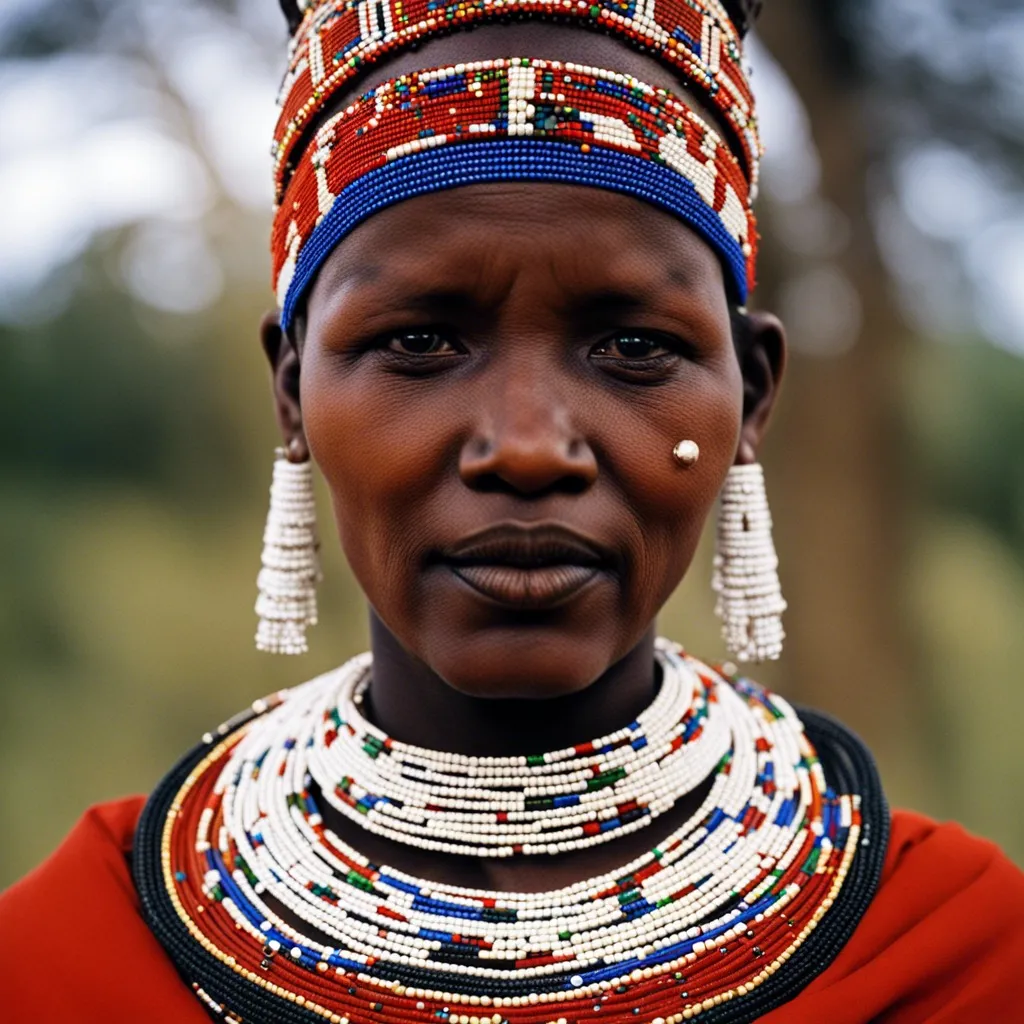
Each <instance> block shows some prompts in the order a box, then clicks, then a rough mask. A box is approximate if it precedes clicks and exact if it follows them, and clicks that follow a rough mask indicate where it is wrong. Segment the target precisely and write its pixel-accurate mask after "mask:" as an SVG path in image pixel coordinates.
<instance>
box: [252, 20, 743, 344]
mask: <svg viewBox="0 0 1024 1024" xmlns="http://www.w3.org/2000/svg"><path fill="white" fill-rule="evenodd" d="M326 6H330V5H324V7H321V8H318V9H317V10H318V11H322V10H323V9H324V8H325V7H326ZM379 9H380V7H379V5H378V8H377V10H379ZM487 181H549V182H563V183H568V184H582V185H590V186H593V187H598V188H604V189H607V190H610V191H615V192H620V193H625V194H627V195H632V196H636V197H638V198H641V199H644V200H646V201H647V202H650V203H652V204H653V205H656V206H659V207H661V208H663V209H665V210H668V211H669V212H671V213H673V214H675V215H677V216H678V217H680V218H681V219H682V220H684V221H685V222H686V223H687V224H689V225H690V226H691V227H692V228H694V229H695V230H696V231H697V232H698V233H699V234H701V235H702V236H703V237H704V238H705V240H706V241H707V242H708V243H709V244H710V245H711V246H712V248H714V249H715V251H716V252H717V253H718V255H719V256H720V258H721V259H722V262H723V264H724V266H725V269H726V272H727V277H728V278H729V280H730V283H731V285H732V286H733V290H734V291H735V293H736V295H737V297H738V298H739V301H740V302H744V301H745V300H746V296H747V294H748V291H749V290H750V288H751V287H752V286H753V281H754V267H755V262H756V248H757V229H756V223H755V220H754V216H753V213H752V210H751V205H750V204H751V187H750V184H749V181H748V177H747V175H746V174H745V172H744V169H743V167H742V166H741V164H740V161H739V160H738V159H737V157H736V156H735V155H734V154H733V152H732V151H731V150H730V148H729V147H728V146H727V145H726V144H725V143H724V142H723V141H722V139H721V137H720V136H719V135H718V133H717V132H716V131H715V130H714V129H713V128H711V127H710V126H709V125H708V124H707V123H706V122H704V121H703V120H702V119H701V118H700V117H699V116H698V115H697V114H695V113H694V112H693V111H692V110H691V109H689V108H688V107H687V106H686V105H685V104H684V103H682V102H681V101H680V100H679V99H677V98H676V97H675V96H673V94H672V93H670V92H668V91H666V90H664V89H658V88H654V87H652V86H650V85H645V84H644V83H642V82H639V81H637V80H636V79H634V78H631V77H629V76H628V75H622V74H618V73H616V72H612V71H605V70H602V69H599V68H593V67H584V66H581V65H578V64H572V63H561V62H557V61H545V60H537V59H529V58H511V59H498V60H485V61H479V62H476V63H470V64H457V65H455V66H454V67H445V68H437V69H431V70H426V71H420V72H416V73H414V74H408V75H403V76H401V77H399V78H394V79H392V80H390V81H387V82H385V83H383V84H382V85H380V86H378V87H377V88H375V89H373V90H371V91H369V92H367V93H365V94H363V95H362V96H360V97H359V98H358V99H357V100H355V101H354V102H353V103H352V104H351V105H349V106H348V107H347V108H345V109H344V110H342V111H340V112H339V113H337V114H334V115H333V116H332V117H330V118H328V120H326V121H325V122H324V123H323V124H322V125H321V126H320V127H319V128H318V130H317V131H316V133H315V135H314V136H313V138H312V140H311V141H310V143H309V145H308V146H307V148H306V151H305V153H304V154H303V156H302V158H301V160H300V161H299V163H298V164H297V166H296V167H295V169H294V173H292V174H291V176H290V178H289V180H288V184H287V188H286V191H285V193H284V201H283V202H282V203H281V204H280V205H279V206H278V209H277V213H276V216H275V221H274V227H273V234H272V242H271V249H272V255H273V276H274V283H275V289H276V292H277V298H278V303H279V305H280V307H281V311H282V312H281V323H282V326H284V327H285V328H287V327H289V326H290V324H291V322H292V318H293V316H294V313H295V309H296V307H297V304H298V302H299V301H300V299H301V298H302V295H303V292H304V290H305V289H306V288H307V287H308V285H309V284H310V283H311V281H312V279H313V277H314V276H315V274H316V272H317V270H318V269H319V268H320V266H321V265H322V263H323V261H324V260H325V259H326V257H327V256H328V254H329V253H330V252H331V250H332V249H333V248H334V246H336V245H337V244H338V242H340V241H341V239H342V238H344V237H345V235H346V234H348V233H349V232H350V231H351V230H352V229H353V228H354V227H356V226H357V225H358V224H359V223H361V222H362V221H364V220H366V219H367V218H368V217H369V216H371V215H372V214H373V213H375V212H377V211H378V210H381V209H383V208H385V207H387V206H390V205H393V204H395V203H398V202H400V201H402V200H403V199H407V198H410V197H411V196H415V195H421V194H425V193H429V192H436V191H439V190H441V189H447V188H454V187H457V186H459V185H466V184H472V183H478V182H487Z"/></svg>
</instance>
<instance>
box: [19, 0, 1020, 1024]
mask: <svg viewBox="0 0 1024 1024" xmlns="http://www.w3.org/2000/svg"><path fill="white" fill-rule="evenodd" d="M752 6H753V5H745V4H740V3H732V4H726V5H724V6H722V5H720V4H719V2H718V0H676V2H674V3H673V2H669V0H665V2H663V3H658V4H657V5H656V4H655V3H653V2H650V3H648V2H646V0H645V2H642V3H633V2H623V3H618V2H607V3H603V4H594V5H591V4H588V3H574V2H571V0H559V2H557V3H555V2H552V0H525V2H522V3H510V2H508V0H477V2H475V3H453V4H449V5H443V4H440V3H437V2H427V0H420V2H418V3H417V2H415V0H409V2H406V3H401V2H399V0H394V2H391V0H380V2H373V3H370V2H368V0H359V2H356V3H352V2H345V0H321V2H316V0H311V2H306V3H301V2H300V3H298V4H295V3H288V4H285V7H286V11H287V13H288V14H289V16H290V23H291V28H292V31H293V33H294V42H293V47H292V52H291V67H290V71H289V74H288V76H287V78H286V81H285V85H284V89H283V92H282V112H281V120H280V123H279V127H278V132H277V135H276V138H275V146H274V155H275V172H276V175H277V184H278V206H277V215H276V220H275V226H274V239H273V245H272V248H273V253H274V276H275V286H276V289H277V294H278V300H279V306H280V311H279V313H278V314H275V315H274V316H272V317H269V318H268V319H267V320H266V322H265V323H264V326H263V346H264V349H265V351H266V353H267V355H268V357H269V359H270V363H271V366H272V368H273V374H274V393H275V398H276V407H277V415H278V420H279V422H280V426H281V431H282V435H283V441H284V449H283V452H282V456H281V457H280V458H279V460H278V462H277V464H276V466H275V476H274V485H273V487H272V492H271V514H270V518H269V519H268V526H267V533H266V537H265V550H264V569H263V572H262V573H261V576H260V597H259V602H258V605H257V609H258V611H259V612H260V615H261V620H260V626H259V631H258V634H257V642H258V644H259V645H260V646H261V647H263V648H264V649H267V650H273V651H281V652H293V651H300V650H303V649H304V647H305V628H306V626H307V625H308V624H310V623H311V622H312V621H314V620H315V597H314V593H313V589H312V588H313V584H314V582H315V576H316V557H315V556H316V548H315V543H316V542H315V529H314V522H313V507H312V494H311V491H310V484H309V481H310V460H311V459H312V460H313V461H315V462H316V464H317V465H318V467H319V468H320V470H321V472H322V473H323V475H324V477H325V478H326V480H327V483H328V486H329V488H330V490H331V495H332V499H333V507H334V513H335V519H336V525H337V529H338V533H339V536H340V538H341V542H342V544H343V546H344V549H345V552H346V555H347V557H348V559H349V561H350V563H351V565H352V568H353V571H354V572H355V575H356V577H357V578H358V580H359V582H360V583H361V585H362V587H363V589H364V590H365V592H366V595H367V598H368V601H369V605H370V616H371V635H372V655H367V656H364V657H361V658H357V659H355V660H354V661H353V662H351V663H349V664H348V665H345V666H343V667H342V668H341V669H339V670H337V671H336V672H332V673H329V674H328V675H326V676H324V677H321V678H320V679H316V680H313V681H311V682H310V683H307V684H305V685H304V686H300V687H296V688H295V689H294V690H291V691H287V692H286V693H282V694H278V695H276V696H274V697H272V698H269V699H267V700H265V701H257V702H256V704H254V705H253V709H252V711H250V712H248V713H246V714H244V715H242V716H240V717H239V718H237V719H235V720H233V721H232V722H229V723H226V724H225V725H223V726H221V727H220V728H219V729H217V730H216V731H215V732H214V733H211V734H208V735H207V736H206V737H204V739H203V742H202V744H200V746H199V747H198V748H197V749H196V750H195V751H193V752H191V753H190V754H188V755H186V757H185V758H184V759H183V760H182V762H181V763H180V764H179V765H178V766H177V767H176V768H175V769H174V770H173V771H172V772H171V773H170V774H169V775H168V776H167V777H166V778H165V780H164V781H163V782H162V783H161V784H160V786H158V787H157V790H156V791H155V792H154V794H153V795H152V796H151V797H150V798H149V800H148V802H147V803H146V806H145V808H144V809H143V808H142V806H141V802H140V801H137V800H136V801H126V802H122V803H119V804H112V805H107V806H105V807H102V808H97V809H94V810H93V811H92V812H90V814H88V815H87V816H86V818H85V819H84V820H83V822H82V823H80V825H79V826H78V827H77V829H76V830H75V832H74V833H73V834H72V835H71V837H70V838H69V839H68V840H67V841H66V843H65V844H64V846H63V847H62V848H61V849H60V850H59V851H58V852H57V853H56V854H55V855H54V857H53V858H51V860H50V861H48V862H47V864H45V865H44V866H43V867H42V868H40V869H39V870H38V871H37V872H36V873H34V874H33V875H32V876H30V877H29V878H28V879H26V880H25V881H24V882H22V883H21V884H20V885H19V886H16V887H15V888H14V889H13V890H11V891H10V892H9V893H8V894H6V895H5V896H4V897H3V899H2V901H0V950H2V953H3V956H2V960H0V962H2V963H3V964H4V992H5V996H4V998H5V1001H6V1005H7V1007H8V1008H13V1014H12V1013H8V1014H7V1015H6V1016H5V1019H7V1020H11V1019H13V1020H18V1021H21V1020H26V1021H27V1020H32V1021H38V1020H90V1021H91V1020H104V1021H108V1020H129V1019H132V1020H134V1019H145V1020H149V1021H189V1020H196V1021H198V1020H200V1019H205V1018H206V1016H207V1015H209V1016H213V1017H214V1018H223V1019H228V1020H235V1021H239V1020H244V1021H267V1022H271V1021H273V1022H277V1021H288V1022H290V1021H296V1022H300V1021H301V1022H305V1021H318V1020H330V1021H336V1022H341V1021H346V1020H347V1021H350V1022H352V1024H369V1022H375V1024H376V1022H399V1021H401V1022H428V1021H430V1022H435V1021H439V1020H443V1021H454V1022H457V1024H477V1022H482V1021H494V1022H501V1021H508V1022H509V1024H545V1022H563V1024H569V1022H575V1024H582V1022H589V1021H594V1022H599V1021H608V1022H615V1024H623V1022H626V1021H642V1022H644V1024H665V1022H678V1021H682V1020H689V1019H692V1018H694V1017H698V1016H699V1017H700V1018H701V1019H706V1020H710V1021H749V1020H765V1021H769V1022H774V1024H783V1022H803V1021H807V1022H810V1021H815V1022H817V1021H825V1020H828V1021H839V1022H863V1021H874V1020H880V1021H890V1022H904V1024H910V1022H918V1021H974V1020H986V1021H987V1020H998V1021H1010V1020H1020V1019H1024V1014H1022V1012H1021V1011H1020V1010H1019V1009H1018V1008H1017V1003H1018V1000H1017V999H1016V985H1015V982H1016V976H1017V970H1015V968H1019V967H1020V966H1021V965H1022V964H1024V881H1022V877H1021V875H1020V874H1019V872H1017V871H1016V869H1015V868H1013V867H1012V866H1011V865H1010V864H1009V863H1008V862H1007V861H1006V860H1005V858H1003V857H1002V855H1001V854H999V852H998V851H997V850H995V849H994V848H993V847H992V846H990V845H989V844H986V843H983V842H980V841H978V840H975V839H972V838H969V837H967V836H966V835H965V834H964V833H963V832H961V831H960V830H959V829H957V828H956V827H954V826H943V827H940V826H936V825H934V824H933V823H931V822H928V821H926V820H925V819H922V818H919V817H916V816H913V815H908V814H896V815H893V816H892V817H891V818H890V815H889V813H888V810H887V808H886V804H885V800H884V797H883V795H882V792H881V789H880V787H879V783H878V780H877V777H876V775H875V771H874V768H873V765H872V762H871V759H870V756H869V755H868V754H867V752H866V751H865V750H864V749H863V748H862V746H861V745H860V744H859V742H858V741H857V740H856V739H855V737H853V736H852V735H850V734H849V733H848V732H846V731H845V730H844V729H842V728H841V727H840V726H838V725H836V724H835V723H832V722H830V721H829V720H827V719H825V718H823V717H822V716H820V715H816V714H814V713H813V712H810V711H801V712H799V713H797V712H796V711H794V710H793V709H792V708H791V707H789V705H787V704H786V702H785V701H783V700H782V699H781V698H779V697H777V696H775V695H773V694H770V693H768V692H766V691H764V690H762V689H761V688H760V687H758V686H757V685H756V684H755V683H752V682H750V681H749V680H747V679H744V678H742V677H740V676H738V675H736V674H735V671H734V670H733V669H731V668H729V667H726V668H723V669H721V670H716V669H714V668H711V667H710V666H707V665H705V664H703V663H702V662H700V661H698V660H697V659H696V658H694V657H692V656H691V655H690V654H688V653H687V652H684V651H682V650H681V649H680V648H679V647H677V646H676V645H674V644H671V643H669V642H667V641H658V640H656V638H655V636H656V634H655V629H654V620H655V617H656V615H657V613H658V611H659V609H660V608H661V606H662V604H663V603H664V602H665V600H666V599H667V598H668V596H669V594H671V593H672V591H673V590H674V589H675V587H676V586H677V584H678V583H679V581H680V580H681V578H682V577H683V575H684V574H685V572H686V570H687V568H688V566H689V564H690V562H691V559H692V557H693V554H694V550H695V548H696V545H697V541H698V537H699V535H700V531H701V528H702V526H703V524H704V522H705V520H706V518H707V516H708V515H709V514H710V512H711V509H712V506H713V504H714V503H715V501H716V499H718V498H719V497H721V510H720V512H719V522H718V532H719V555H718V559H717V562H716V566H717V571H716V589H717V591H718V594H719V610H720V614H721V615H722V617H723V620H724V627H725V635H726V639H727V641H728V642H729V644H730V647H731V649H732V650H733V651H734V653H735V654H736V655H737V657H738V658H740V659H742V660H749V659H752V658H765V657H777V656H778V653H779V651H780V649H781V643H782V628H781V622H780V615H781V612H782V609H783V607H784V603H783V601H782V598H781V594H780V592H779V587H778V578H777V575H776V573H775V565H776V560H775V555H774V549H773V547H772V544H771V536H770V516H769V513H768V507H767V503H766V500H765V497H764V487H763V476H762V474H761V472H760V469H759V467H758V466H757V463H756V456H757V451H758V448H759V446H760V443H761V440H762V437H763V435H764V432H765V429H766V425H767V422H768V419H769V415H770V413H771V410H772V407H773V405H774V402H775V399H776V396H777V393H778V388H779V382H780V379H781V377H782V372H783V368H784V365H785V342H784V335H783V330H782V327H781V325H780V324H779V323H778V321H777V320H775V319H774V318H773V317H771V316H768V315H766V314H758V313H748V312H747V311H746V309H745V306H744V303H745V301H746V296H747V294H748V291H749V289H750V287H751V286H752V283H753V275H754V267H755V259H756V240H757V234H756V228H755V224H754V220H753V214H752V211H751V203H752V199H753V194H754V192H755V191H756V179H757V161H758V158H759V156H760V151H759V143H758V140H757V134H756V121H755V118H754V115H753V108H752V99H751V94H750V90H749V87H748V85H747V82H746V79H745V76H744V73H743V69H742V48H741V40H742V36H743V34H744V33H745V31H746V30H747V28H748V27H749V21H750V20H751V17H752V11H751V10H750V9H749V7H752ZM726 8H728V10H727V9H726ZM510 11H514V12H515V13H516V15H517V18H516V19H515V20H514V21H513V20H512V19H510V18H509V14H510ZM453 27H462V28H466V29H472V31H463V32H457V33H454V34H452V33H450V31H449V30H450V29H451V28H453ZM588 28H589V29H591V30H593V29H595V28H596V29H599V30H601V31H600V32H595V31H585V29H588ZM71 900H73V901H74V902H73V907H74V909H73V911H71V913H72V914H73V918H72V919H73V920H74V921H76V922H80V923H81V925H82V926H83V927H82V928H81V932H82V933H83V934H78V933H76V935H75V939H74V943H73V948H70V949H69V948H67V947H66V946H64V947H62V945H61V944H60V942H59V938H60V937H61V936H62V935H64V934H66V931H67V921H66V918H67V916H68V909H67V908H68V903H69V901H71ZM108 958H109V959H108ZM106 963H109V964H110V967H111V968H112V969H110V970H103V969H102V967H100V966H99V965H101V964H106Z"/></svg>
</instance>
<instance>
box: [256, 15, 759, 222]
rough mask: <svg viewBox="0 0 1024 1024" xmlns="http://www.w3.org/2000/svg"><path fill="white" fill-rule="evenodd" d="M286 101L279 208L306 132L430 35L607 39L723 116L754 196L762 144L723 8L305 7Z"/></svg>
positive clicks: (278, 157) (278, 147)
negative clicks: (534, 27) (539, 26)
mask: <svg viewBox="0 0 1024 1024" xmlns="http://www.w3.org/2000/svg"><path fill="white" fill-rule="evenodd" d="M299 7H300V8H302V9H303V10H305V16H304V18H303V21H302V24H301V25H300V26H299V28H298V30H297V31H296V33H295V36H294V39H293V41H292V48H291V54H290V61H289V68H288V72H287V74H286V75H285V78H284V81H283V83H282V86H281V91H280V95H279V100H278V102H279V107H280V115H279V119H278V124H277V128H276V130H275V133H274V145H273V147H272V155H273V157H274V177H275V182H276V185H277V197H278V201H279V202H280V201H282V200H283V194H284V189H285V187H286V185H287V179H288V176H289V173H290V167H289V164H291V163H294V161H295V160H296V159H297V157H298V154H297V153H296V152H295V150H296V147H297V146H298V144H299V143H300V142H301V141H302V140H303V137H304V132H305V131H306V130H307V128H308V126H309V125H310V124H311V123H313V122H314V121H315V118H316V116H317V114H318V113H319V112H320V111H321V110H323V109H324V107H325V106H326V105H327V104H328V103H329V101H330V99H331V97H332V96H333V95H334V94H335V93H336V92H337V91H338V90H339V89H340V88H341V87H342V86H344V85H345V84H346V83H347V82H349V81H351V80H352V78H353V77H354V76H356V75H357V74H358V73H359V72H360V71H362V70H364V69H365V68H367V67H369V66H372V65H373V64H375V63H378V62H380V61H381V60H382V59H383V58H385V57H386V56H387V55H389V54H393V53H395V52H398V51H401V50H403V49H408V48H409V47H410V46H412V45H413V44H415V43H417V42H422V41H423V40H424V39H426V38H429V37H430V36H432V35H439V34H442V33H445V32H448V31H451V30H452V29H456V28H468V27H473V26H475V25H479V24H483V23H486V22H488V21H498V20H501V19H507V18H510V17H513V18H528V19H539V20H548V21H568V22H570V23H574V24H580V25H581V26H582V27H589V28H593V29H597V30H599V31H602V32H608V33H610V34H612V35H614V36H616V37H618V38H620V39H622V40H623V41H624V42H626V43H627V44H629V45H632V46H635V47H637V48H639V49H642V50H643V51H644V52H650V53H653V54H654V55H655V56H656V57H658V58H659V59H660V60H661V61H663V62H664V63H665V64H666V65H668V66H669V67H670V68H672V69H674V70H676V71H677V72H679V73H681V74H682V76H683V77H684V78H685V79H686V80H687V81H689V82H691V83H692V84H693V85H694V86H695V87H696V88H697V90H698V92H699V93H700V94H701V95H703V96H705V97H706V98H707V100H708V102H709V103H710V105H711V106H712V108H713V109H715V110H717V111H718V112H719V113H721V114H722V116H723V117H724V119H725V121H726V122H727V123H728V124H729V126H730V127H731V129H732V130H733V132H734V133H735V136H736V139H737V141H738V143H739V145H740V146H741V148H742V151H743V154H744V159H745V162H746V165H747V176H748V179H749V181H750V182H751V184H752V186H753V189H754V191H755V192H756V183H757V176H758V162H759V160H760V156H761V143H760V139H759V136H758V130H757V121H756V116H755V111H754V97H753V93H752V91H751V88H750V83H749V81H748V79H747V75H746V72H745V70H744V67H743V46H742V41H741V39H740V37H739V35H738V34H737V32H736V29H735V28H734V26H733V24H732V22H731V20H730V19H729V16H728V15H727V14H726V13H725V10H724V9H723V7H722V5H721V3H720V2H719V0H306V2H300V4H299Z"/></svg>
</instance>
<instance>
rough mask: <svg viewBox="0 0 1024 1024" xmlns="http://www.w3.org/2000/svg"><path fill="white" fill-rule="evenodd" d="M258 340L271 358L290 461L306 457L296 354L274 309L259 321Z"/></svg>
mask: <svg viewBox="0 0 1024 1024" xmlns="http://www.w3.org/2000/svg"><path fill="white" fill-rule="evenodd" d="M260 341H261V342H262V344H263V351H264V352H265V353H266V354H267V359H268V360H269V361H270V371H271V375H272V383H271V386H272V388H273V392H274V408H275V411H276V413H277V425H278V427H279V428H280V430H281V437H282V439H283V440H284V447H285V449H286V450H287V452H288V458H289V459H290V460H291V461H292V462H302V461H304V460H305V459H308V458H309V445H308V444H307V443H306V434H305V431H304V430H303V427H302V405H301V402H300V399H299V354H298V352H297V351H296V348H295V346H294V345H293V344H292V341H291V339H290V338H289V337H288V335H287V334H285V332H284V331H282V330H281V322H280V319H279V317H278V314H277V311H276V310H275V311H274V312H271V313H267V314H266V315H265V316H264V317H263V321H262V322H261V323H260Z"/></svg>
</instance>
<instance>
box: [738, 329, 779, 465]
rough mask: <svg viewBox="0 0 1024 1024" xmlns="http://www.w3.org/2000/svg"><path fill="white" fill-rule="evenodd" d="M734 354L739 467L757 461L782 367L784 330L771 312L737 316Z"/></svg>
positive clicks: (772, 407)
mask: <svg viewBox="0 0 1024 1024" xmlns="http://www.w3.org/2000/svg"><path fill="white" fill-rule="evenodd" d="M737 320H738V322H737V324H736V339H735V340H736V352H737V355H738V357H739V361H740V370H741V371H742V373H743V426H742V428H741V430H740V441H739V446H738V448H737V452H736V462H737V464H739V465H750V464H752V463H754V462H756V461H757V452H758V449H759V448H760V447H761V442H762V440H763V438H764V435H765V432H766V431H767V429H768V422H769V420H770V419H771V414H772V411H773V409H774V408H775V402H776V399H777V398H778V395H779V387H780V385H781V382H782V376H783V373H784V371H785V367H786V329H785V328H784V327H783V326H782V322H781V321H780V320H779V318H778V317H777V316H775V315H774V314H773V313H765V312H761V311H758V312H754V313H741V314H739V315H738V318H737Z"/></svg>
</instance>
